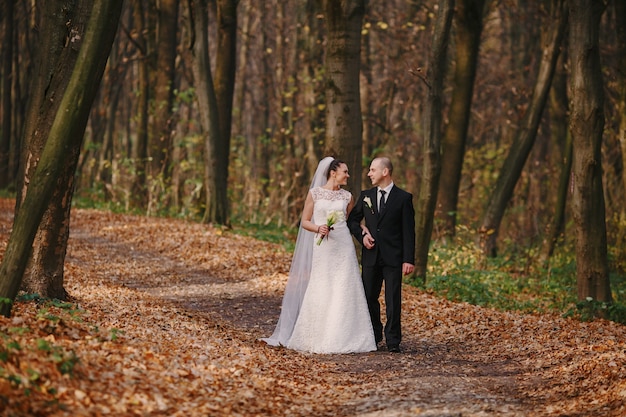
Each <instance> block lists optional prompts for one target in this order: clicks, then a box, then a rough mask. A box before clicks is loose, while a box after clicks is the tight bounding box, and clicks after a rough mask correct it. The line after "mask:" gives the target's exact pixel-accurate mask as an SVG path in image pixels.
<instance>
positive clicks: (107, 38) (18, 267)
mask: <svg viewBox="0 0 626 417" xmlns="http://www.w3.org/2000/svg"><path fill="white" fill-rule="evenodd" d="M87 3H91V2H90V1H89V2H87ZM122 3H123V2H122V1H121V0H120V1H111V0H96V1H95V2H94V3H93V8H92V11H91V17H90V19H89V22H88V24H87V28H86V30H85V29H83V27H80V26H79V27H74V26H70V29H74V31H70V33H71V35H72V36H71V37H70V38H68V47H70V48H75V49H78V50H79V52H78V56H77V57H76V59H75V60H74V61H75V62H76V65H75V66H74V70H73V71H72V75H71V79H70V80H69V83H68V84H67V88H66V89H64V90H63V91H59V93H61V94H62V96H61V97H60V98H59V101H60V103H59V106H58V111H57V112H56V116H55V118H54V122H53V124H52V126H51V127H50V129H49V134H48V136H47V140H46V141H45V147H44V148H43V152H42V153H41V158H40V160H39V163H38V165H37V168H36V170H35V172H34V175H33V176H32V178H31V181H30V184H29V185H28V189H27V190H26V195H25V196H24V200H23V202H22V204H21V207H20V210H19V212H17V214H16V216H15V219H14V224H13V230H12V232H11V235H10V237H9V242H8V244H7V249H6V252H5V254H4V258H3V260H2V265H0V299H3V300H4V301H5V302H4V303H1V306H0V314H3V315H5V316H9V315H10V314H11V307H12V302H13V300H14V299H15V297H16V295H17V292H18V289H19V287H20V284H21V281H22V275H23V273H24V270H25V268H26V264H27V261H28V258H29V254H30V252H31V246H32V244H33V240H34V238H35V234H36V233H37V229H38V225H39V224H40V221H41V219H42V217H43V216H44V212H45V211H46V209H47V208H48V207H49V206H51V205H56V204H59V203H61V202H60V201H53V200H52V198H53V196H55V195H56V196H63V195H64V196H68V195H69V196H70V197H71V189H72V181H71V180H70V181H67V177H66V175H67V171H68V167H67V166H66V165H67V163H68V161H69V158H74V159H75V160H74V166H75V163H76V161H77V158H78V153H79V152H80V146H81V143H82V139H83V135H84V132H85V127H86V125H87V119H88V117H89V111H90V109H91V105H92V103H93V100H94V98H95V96H96V93H97V91H98V87H99V84H100V80H101V78H102V74H103V72H104V67H105V65H106V61H107V58H108V55H109V51H110V50H111V45H112V44H113V39H114V38H115V34H116V32H117V24H118V22H119V17H120V13H121V9H122ZM50 30H52V32H54V30H53V29H52V28H51V29H50ZM83 32H84V35H82V36H80V35H81V34H82V33H83ZM43 34H44V37H46V36H48V35H51V33H46V32H43ZM77 42H80V43H82V45H81V44H77ZM61 94H60V95H61ZM68 155H71V156H70V157H69V158H68ZM61 188H65V189H66V190H67V192H66V193H61V192H60V189H61ZM65 204H67V205H68V206H69V205H70V202H69V201H68V202H66V203H65ZM65 221H66V222H67V224H68V225H69V217H68V218H66V219H65ZM57 249H58V250H60V251H63V252H65V247H59V248H57ZM7 300H8V301H7Z"/></svg>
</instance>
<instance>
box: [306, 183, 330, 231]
mask: <svg viewBox="0 0 626 417" xmlns="http://www.w3.org/2000/svg"><path fill="white" fill-rule="evenodd" d="M314 204H315V203H314V201H313V196H312V195H311V192H310V191H309V193H308V194H307V196H306V201H305V202H304V209H303V210H302V228H303V229H304V230H308V231H309V232H313V233H317V234H319V235H321V236H326V235H327V234H328V231H329V230H328V226H326V225H325V224H323V225H317V224H315V223H313V222H312V221H311V219H312V218H313V206H314Z"/></svg>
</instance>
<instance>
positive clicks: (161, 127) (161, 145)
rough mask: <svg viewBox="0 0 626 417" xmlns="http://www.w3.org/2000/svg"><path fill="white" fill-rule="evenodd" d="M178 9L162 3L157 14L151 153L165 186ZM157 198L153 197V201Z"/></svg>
mask: <svg viewBox="0 0 626 417" xmlns="http://www.w3.org/2000/svg"><path fill="white" fill-rule="evenodd" d="M178 6H179V0H160V1H159V3H158V6H157V7H158V10H157V20H158V23H157V29H158V33H157V42H156V45H155V47H156V70H155V82H154V119H153V123H152V126H151V129H152V132H151V134H150V138H149V141H150V143H149V146H148V149H149V151H148V153H149V155H150V176H151V177H152V178H153V179H154V178H157V177H158V176H159V175H160V174H162V175H163V177H164V180H165V182H166V183H167V180H168V178H169V175H170V172H169V168H168V164H169V163H170V162H171V153H172V130H173V128H174V126H173V123H172V122H173V121H172V117H173V113H172V102H173V98H174V89H175V88H176V85H175V72H174V69H175V62H176V46H177V45H178V42H177V41H178V40H177V36H176V35H177V33H178ZM154 198H155V196H150V201H152V200H153V199H154Z"/></svg>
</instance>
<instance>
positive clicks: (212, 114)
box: [189, 0, 221, 223]
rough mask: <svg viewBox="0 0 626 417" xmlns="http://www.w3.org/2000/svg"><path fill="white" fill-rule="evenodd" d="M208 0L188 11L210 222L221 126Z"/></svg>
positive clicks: (192, 0) (194, 1)
mask: <svg viewBox="0 0 626 417" xmlns="http://www.w3.org/2000/svg"><path fill="white" fill-rule="evenodd" d="M207 3H208V2H207V0H189V13H190V16H191V19H190V24H191V25H192V29H191V33H193V36H194V40H193V43H192V45H191V48H192V54H193V58H194V65H193V73H194V83H195V86H196V95H197V97H198V112H199V113H200V123H201V125H202V130H203V131H204V136H205V137H204V189H205V199H206V200H205V202H206V208H205V212H204V218H203V221H204V222H205V223H209V222H211V221H214V220H215V219H217V218H218V214H217V204H216V202H215V195H216V189H217V187H218V186H219V185H218V180H217V174H216V167H217V151H216V149H215V147H216V144H217V143H220V142H221V141H220V137H219V136H220V128H219V117H218V108H217V97H216V96H215V90H214V87H213V75H212V73H211V61H210V59H209V36H208V28H209V17H208V4H207Z"/></svg>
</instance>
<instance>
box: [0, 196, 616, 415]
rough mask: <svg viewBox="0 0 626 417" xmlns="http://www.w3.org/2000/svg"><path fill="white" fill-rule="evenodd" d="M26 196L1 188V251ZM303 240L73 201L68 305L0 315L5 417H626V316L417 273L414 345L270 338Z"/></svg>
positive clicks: (407, 320)
mask: <svg viewBox="0 0 626 417" xmlns="http://www.w3.org/2000/svg"><path fill="white" fill-rule="evenodd" d="M12 209H13V202H12V201H9V200H1V201H0V253H3V252H4V248H5V247H6V241H7V239H8V234H9V232H10V228H11V222H12ZM289 262H290V254H289V253H287V252H286V251H285V250H284V249H282V247H280V246H278V245H274V244H270V243H265V242H261V241H256V240H254V239H251V238H245V237H241V236H237V235H234V234H232V233H230V232H223V231H221V230H220V229H215V228H212V227H210V226H207V225H201V224H195V223H191V222H185V221H180V220H170V219H160V218H144V217H137V216H129V215H119V214H111V213H108V212H101V211H95V210H75V211H74V212H73V214H72V229H71V236H70V246H69V250H68V254H67V260H66V268H65V274H66V275H65V285H66V289H67V290H68V291H69V293H70V294H71V297H72V298H71V300H70V301H71V304H62V303H46V302H42V301H26V300H25V301H20V302H18V303H17V304H16V305H15V307H14V310H13V315H12V317H11V318H0V410H2V415H3V416H26V415H29V416H31V415H33V416H106V415H111V416H127V415H128V416H132V415H136V416H273V415H276V416H368V417H370V416H371V417H374V416H385V417H386V416H623V415H626V404H625V402H626V343H625V341H626V328H625V327H624V326H621V325H618V324H615V323H612V322H605V321H597V322H593V323H581V322H578V321H575V320H571V319H563V318H560V317H558V316H548V315H541V316H533V315H522V314H517V313H506V312H499V311H494V310H490V309H485V308H480V307H475V306H471V305H468V304H458V303H451V302H448V301H445V300H441V299H438V298H435V297H433V296H431V295H429V294H426V293H423V292H420V291H418V290H416V289H414V288H411V287H405V288H404V292H403V303H404V304H403V331H404V343H403V348H404V351H403V353H400V354H394V353H388V352H384V351H380V352H373V353H368V354H354V355H309V354H302V353H298V352H294V351H290V350H286V349H279V348H271V347H268V346H265V345H264V344H262V343H260V342H258V341H257V339H258V338H259V337H263V336H267V335H269V334H270V333H271V332H272V330H273V327H274V325H275V323H276V320H277V318H278V314H279V308H280V301H281V296H282V292H283V289H284V285H285V282H286V273H287V271H288V268H289Z"/></svg>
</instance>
